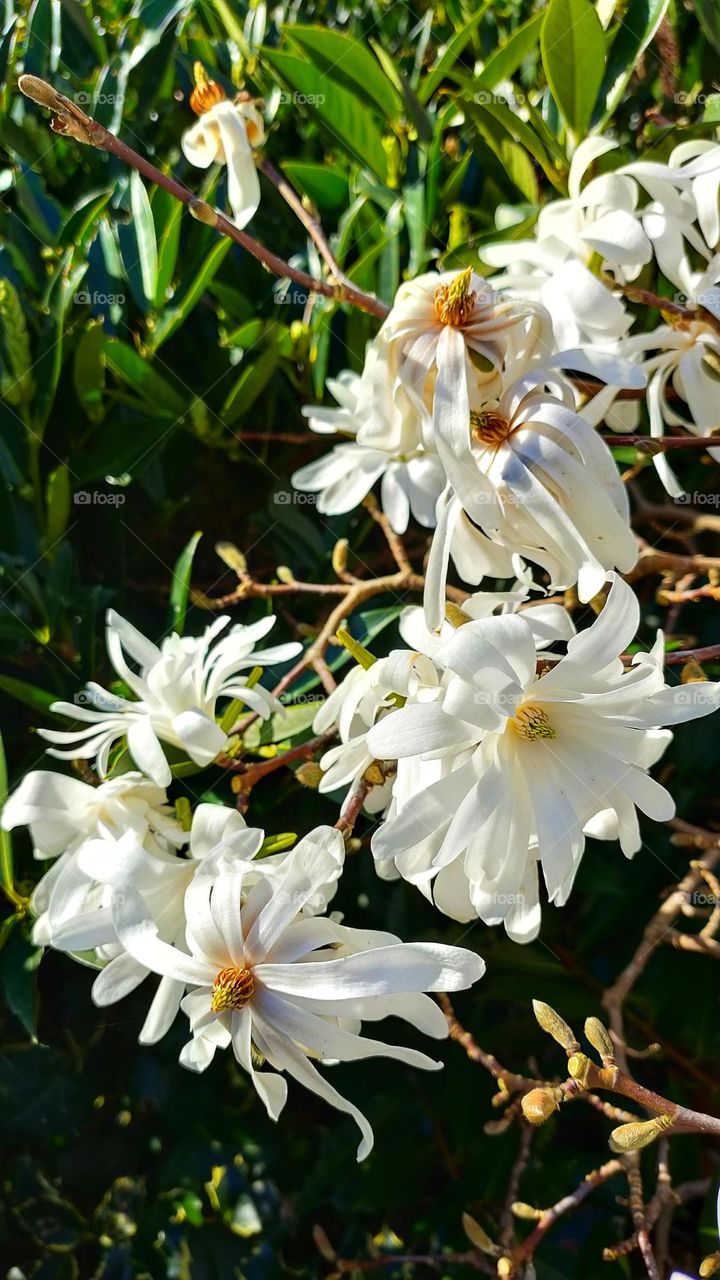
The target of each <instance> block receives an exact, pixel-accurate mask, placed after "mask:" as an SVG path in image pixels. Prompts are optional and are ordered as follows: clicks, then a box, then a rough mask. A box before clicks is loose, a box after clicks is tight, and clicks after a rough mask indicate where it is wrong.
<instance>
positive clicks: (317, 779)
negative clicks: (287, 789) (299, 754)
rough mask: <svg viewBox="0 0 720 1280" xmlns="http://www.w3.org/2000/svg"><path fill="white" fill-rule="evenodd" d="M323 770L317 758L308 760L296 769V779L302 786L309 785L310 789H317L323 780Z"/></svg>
mask: <svg viewBox="0 0 720 1280" xmlns="http://www.w3.org/2000/svg"><path fill="white" fill-rule="evenodd" d="M322 776H323V771H322V769H321V768H320V765H319V764H317V762H316V761H315V760H306V761H305V763H304V764H301V765H300V768H299V769H296V770H295V778H296V781H297V782H299V783H300V786H301V787H307V788H308V789H309V790H310V791H317V789H318V787H319V786H320V783H321V781H322Z"/></svg>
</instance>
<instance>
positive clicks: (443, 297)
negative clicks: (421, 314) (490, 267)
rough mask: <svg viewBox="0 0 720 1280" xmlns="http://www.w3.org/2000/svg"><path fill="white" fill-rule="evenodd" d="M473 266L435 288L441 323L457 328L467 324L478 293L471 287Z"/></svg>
mask: <svg viewBox="0 0 720 1280" xmlns="http://www.w3.org/2000/svg"><path fill="white" fill-rule="evenodd" d="M471 280H472V267H467V268H466V269H465V271H461V272H460V275H458V276H456V277H455V279H454V280H451V282H450V284H440V285H438V287H437V289H436V290H435V310H436V312H437V317H438V320H439V321H440V323H441V324H450V325H452V326H453V328H455V329H459V328H460V326H461V325H464V324H467V322H468V320H469V319H470V316H471V315H472V312H473V307H474V306H475V298H476V294H475V293H474V291H473V290H472V289H471V288H470V281H471Z"/></svg>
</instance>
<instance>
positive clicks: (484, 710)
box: [367, 575, 720, 941]
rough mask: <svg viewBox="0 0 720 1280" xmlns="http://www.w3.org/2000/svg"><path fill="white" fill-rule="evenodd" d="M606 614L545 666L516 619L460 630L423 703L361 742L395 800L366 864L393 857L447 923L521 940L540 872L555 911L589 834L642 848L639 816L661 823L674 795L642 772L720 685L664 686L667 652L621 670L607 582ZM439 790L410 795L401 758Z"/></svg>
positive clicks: (534, 924) (531, 929) (630, 626)
mask: <svg viewBox="0 0 720 1280" xmlns="http://www.w3.org/2000/svg"><path fill="white" fill-rule="evenodd" d="M611 581H612V586H611V590H610V594H609V596H608V599H607V602H606V604H605V607H604V609H603V610H602V612H601V613H600V615H599V616H598V618H597V619H596V620H595V622H594V623H593V624H592V626H591V627H589V628H587V629H586V630H584V631H582V632H580V633H579V634H578V635H576V636H575V637H573V638H572V639H571V640H570V641H569V643H568V646H567V654H566V656H565V657H563V658H562V659H560V660H559V661H557V662H555V663H554V664H552V665H550V664H549V663H547V662H545V661H544V660H541V664H540V669H539V671H538V662H537V652H536V645H535V640H534V637H533V633H532V630H531V628H530V626H529V625H528V623H527V621H526V620H525V618H524V616H523V614H522V613H518V614H514V615H510V616H505V617H491V618H485V619H481V620H480V621H477V622H467V623H465V624H464V625H463V626H461V627H459V628H458V630H457V631H456V632H455V633H454V634H453V635H452V636H451V637H450V639H448V640H447V641H446V642H444V643H443V644H442V645H441V646H440V648H439V650H438V651H437V652H436V653H435V655H434V663H435V665H436V667H437V670H438V677H439V680H438V688H437V691H436V693H435V695H434V696H433V697H432V698H430V697H428V696H427V694H426V696H425V700H423V701H419V700H418V701H417V702H413V701H412V700H411V699H408V701H407V702H406V704H405V706H404V707H402V708H401V709H399V710H396V711H392V712H390V713H389V714H388V715H386V716H384V717H383V718H382V719H380V720H379V721H378V722H377V724H375V726H374V727H373V728H372V729H371V730H370V731H369V733H368V737H367V746H368V750H369V752H370V753H371V755H373V756H374V757H376V758H377V759H381V760H395V759H396V760H397V761H398V774H397V791H395V789H394V801H395V803H394V806H393V807H391V810H390V815H389V819H388V821H386V822H385V823H384V824H383V825H382V826H380V827H379V829H378V830H377V831H376V832H375V834H374V836H373V844H372V847H373V853H374V855H375V857H376V858H378V859H392V860H394V863H395V867H396V869H397V870H399V871H400V873H401V874H402V875H403V876H404V877H405V878H406V879H409V880H412V881H413V882H414V883H416V884H418V885H419V886H420V887H421V888H423V889H424V891H425V892H426V893H427V894H428V895H429V894H430V893H432V895H433V897H434V900H435V903H436V905H437V906H439V907H440V909H441V910H443V911H445V912H446V913H447V914H448V915H451V916H453V917H454V918H455V919H459V920H467V919H470V918H471V917H472V916H473V915H479V916H480V917H481V918H482V919H483V920H485V921H486V922H487V923H499V922H500V921H503V920H504V921H505V922H506V924H508V923H509V925H510V930H509V931H510V932H511V934H512V936H515V937H517V938H518V939H519V940H523V941H524V940H527V939H528V938H531V937H533V936H535V935H536V933H537V931H538V928H539V924H540V913H539V903H538V899H537V885H536V875H537V867H538V864H539V866H540V868H541V869H542V873H543V877H544V880H545V885H546V889H547V894H548V897H549V899H550V901H551V902H554V903H556V904H557V905H562V904H563V903H564V902H566V901H567V898H568V895H569V893H570V890H571V887H572V883H573V879H574V877H575V873H576V871H577V868H578V865H579V863H580V859H581V857H582V853H583V850H584V846H585V835H584V831H585V829H586V828H588V829H589V830H590V831H591V833H592V834H593V835H595V836H597V837H599V838H618V839H619V840H620V845H621V847H622V849H623V852H624V853H625V854H626V855H627V856H631V855H632V854H634V853H635V852H636V851H637V850H638V849H639V848H640V845H641V839H640V833H639V827H638V820H637V815H636V807H637V808H638V809H640V810H641V811H642V812H643V813H645V814H647V815H648V816H649V817H651V818H654V819H656V820H657V821H666V820H668V819H669V818H671V817H672V816H673V813H674V804H673V801H672V797H671V796H670V794H669V792H667V791H666V790H665V788H664V787H662V786H660V785H659V784H658V783H657V782H655V781H654V780H653V779H652V778H651V777H649V775H648V773H647V770H648V768H649V767H650V765H652V764H654V763H655V761H656V760H657V759H658V758H659V756H660V754H661V753H662V751H663V750H664V748H665V746H666V745H667V742H668V740H669V738H670V736H671V735H670V734H669V733H667V732H666V731H664V730H662V729H661V728H660V726H663V725H670V724H674V723H678V722H680V721H683V720H689V719H693V718H695V717H698V716H703V715H707V714H709V713H710V712H711V711H714V710H715V709H716V708H717V706H718V705H719V704H720V685H717V684H711V683H709V682H705V681H701V682H699V683H697V684H692V685H685V686H682V687H680V688H669V687H667V686H666V685H665V681H664V676H663V666H662V655H663V641H662V636H661V635H659V636H658V641H657V644H656V645H655V647H654V648H653V650H652V652H651V653H640V654H637V655H636V656H635V658H634V659H633V663H632V667H631V669H630V670H626V669H625V667H624V666H623V663H622V661H621V659H620V657H619V655H620V654H621V653H622V652H623V651H624V650H625V649H626V648H627V646H628V645H629V644H630V643H631V642H632V641H633V640H634V638H635V635H636V632H637V628H638V624H639V619H640V610H639V606H638V603H637V600H636V598H635V595H634V593H633V591H632V590H631V588H630V587H629V586H627V584H626V583H624V582H623V581H622V579H619V578H616V577H615V576H614V575H611ZM406 760H407V761H410V762H414V763H415V764H417V762H418V761H419V762H420V763H421V764H424V765H430V766H432V767H434V768H435V769H436V770H437V774H438V776H437V780H436V781H434V782H432V783H431V784H430V785H424V786H423V787H422V788H421V789H419V790H417V791H415V792H411V790H410V789H408V787H407V786H406V784H405V782H404V780H403V775H402V765H403V762H404V761H406Z"/></svg>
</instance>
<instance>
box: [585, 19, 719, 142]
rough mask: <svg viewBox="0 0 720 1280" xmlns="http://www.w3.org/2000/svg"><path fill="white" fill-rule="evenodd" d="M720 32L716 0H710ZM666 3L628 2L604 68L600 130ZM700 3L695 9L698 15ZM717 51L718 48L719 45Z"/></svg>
mask: <svg viewBox="0 0 720 1280" xmlns="http://www.w3.org/2000/svg"><path fill="white" fill-rule="evenodd" d="M710 3H711V5H712V9H713V12H714V14H715V20H716V23H717V24H718V30H719V31H720V17H718V9H717V5H716V0H710ZM668 4H669V0H630V3H629V5H628V6H627V9H626V11H625V13H624V14H623V17H622V19H621V21H620V24H619V26H618V29H617V31H616V32H615V35H614V38H613V42H612V45H611V47H610V52H609V54H608V61H607V67H606V69H605V75H604V76H603V80H602V84H601V86H600V93H599V95H598V104H597V113H598V119H597V120H596V121H595V123H596V125H597V126H598V127H599V128H602V127H603V126H604V125H605V124H606V123H607V122H608V120H609V119H610V117H611V116H612V115H613V113H614V111H615V110H616V108H617V107H618V106H619V105H620V102H621V101H622V97H623V94H624V93H625V89H626V87H627V84H628V82H629V80H630V77H631V76H632V74H633V72H634V70H635V68H636V66H637V63H638V60H639V59H640V57H641V55H642V53H643V51H644V50H645V49H646V48H647V46H648V45H649V43H650V41H651V40H652V38H653V36H654V35H655V32H656V31H657V29H658V27H659V26H660V23H661V22H662V20H663V18H664V17H665V14H666V12H667V9H668ZM701 4H702V0H700V4H698V5H697V6H696V7H697V9H698V16H699V12H700V8H701ZM718 47H719V48H720V45H719V46H718Z"/></svg>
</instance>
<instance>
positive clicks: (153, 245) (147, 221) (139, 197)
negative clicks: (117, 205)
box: [130, 169, 158, 304]
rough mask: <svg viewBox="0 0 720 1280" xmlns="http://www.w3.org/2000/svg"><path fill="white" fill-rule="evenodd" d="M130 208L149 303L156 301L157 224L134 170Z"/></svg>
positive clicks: (138, 176)
mask: <svg viewBox="0 0 720 1280" xmlns="http://www.w3.org/2000/svg"><path fill="white" fill-rule="evenodd" d="M130 208H131V210H132V216H133V227H134V230H135V238H136V240H137V247H138V261H139V263H140V278H141V280H142V286H143V293H144V294H145V297H146V298H147V301H148V302H149V303H151V304H152V303H153V302H154V301H155V295H156V293H157V280H158V252H157V241H156V240H155V223H154V221H153V214H152V208H151V207H150V201H149V199H148V193H147V191H146V190H145V184H144V182H143V180H142V178H141V177H140V174H139V173H138V172H137V171H136V170H135V169H133V171H132V173H131V175H130Z"/></svg>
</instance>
